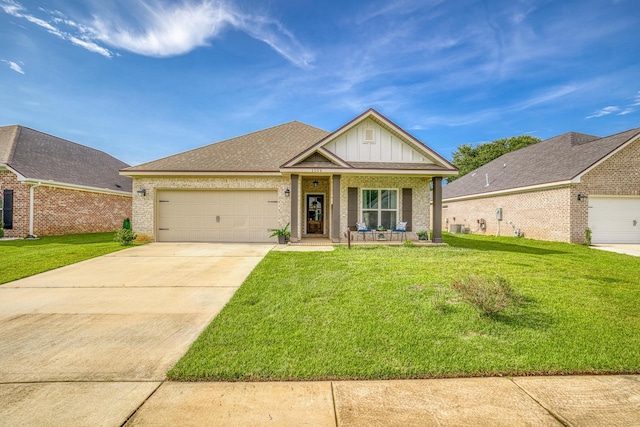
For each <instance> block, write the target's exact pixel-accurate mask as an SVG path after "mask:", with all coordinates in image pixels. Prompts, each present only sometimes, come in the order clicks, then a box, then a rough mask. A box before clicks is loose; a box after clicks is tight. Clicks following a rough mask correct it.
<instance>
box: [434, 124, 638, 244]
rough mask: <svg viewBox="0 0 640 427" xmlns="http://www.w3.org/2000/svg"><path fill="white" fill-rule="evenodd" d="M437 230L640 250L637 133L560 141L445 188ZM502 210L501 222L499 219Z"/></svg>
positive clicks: (505, 158)
mask: <svg viewBox="0 0 640 427" xmlns="http://www.w3.org/2000/svg"><path fill="white" fill-rule="evenodd" d="M442 193H443V196H442V198H443V220H444V221H443V228H444V229H448V230H451V231H460V229H461V228H462V229H464V230H465V231H469V232H472V233H484V234H490V235H496V234H500V235H509V236H513V235H514V234H521V235H522V234H524V236H525V237H529V238H532V239H541V240H553V241H560V242H570V243H585V242H586V229H587V228H589V229H590V230H591V232H592V243H594V244H597V243H640V128H637V129H631V130H628V131H626V132H622V133H618V134H615V135H611V136H608V137H604V138H600V137H597V136H593V135H585V134H580V133H575V132H570V133H566V134H563V135H560V136H556V137H554V138H551V139H547V140H545V141H542V142H539V143H537V144H534V145H531V146H528V147H525V148H521V149H520V150H516V151H513V152H511V153H507V154H505V155H503V156H501V157H499V158H497V159H495V160H493V161H491V162H490V163H487V164H486V165H484V166H482V167H480V168H478V169H477V170H476V171H474V172H472V173H469V174H467V175H464V176H463V177H461V178H458V179H457V180H455V181H453V182H452V183H450V184H448V185H445V186H444V187H443V190H442ZM498 209H500V215H501V217H502V219H501V220H498V219H497V215H498V214H497V212H496V211H498Z"/></svg>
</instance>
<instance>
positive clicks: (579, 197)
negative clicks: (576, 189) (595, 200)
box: [578, 193, 589, 202]
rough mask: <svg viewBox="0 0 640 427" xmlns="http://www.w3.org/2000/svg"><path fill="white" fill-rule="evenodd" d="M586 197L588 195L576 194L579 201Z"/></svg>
mask: <svg viewBox="0 0 640 427" xmlns="http://www.w3.org/2000/svg"><path fill="white" fill-rule="evenodd" d="M587 197H589V196H587V195H586V194H582V193H580V194H578V201H579V202H581V201H583V200H586V199H587Z"/></svg>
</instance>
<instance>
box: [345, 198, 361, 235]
mask: <svg viewBox="0 0 640 427" xmlns="http://www.w3.org/2000/svg"><path fill="white" fill-rule="evenodd" d="M347 195H348V201H347V225H348V226H349V228H350V229H351V231H355V230H356V222H357V221H358V189H357V188H356V187H349V188H348V189H347Z"/></svg>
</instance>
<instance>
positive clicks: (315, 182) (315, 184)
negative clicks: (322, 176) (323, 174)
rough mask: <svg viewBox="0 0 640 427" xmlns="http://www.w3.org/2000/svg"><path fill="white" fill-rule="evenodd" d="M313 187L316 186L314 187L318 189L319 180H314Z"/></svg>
mask: <svg viewBox="0 0 640 427" xmlns="http://www.w3.org/2000/svg"><path fill="white" fill-rule="evenodd" d="M313 186H314V187H317V186H318V180H317V179H314V180H313Z"/></svg>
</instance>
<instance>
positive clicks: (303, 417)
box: [126, 375, 640, 427]
mask: <svg viewBox="0 0 640 427" xmlns="http://www.w3.org/2000/svg"><path fill="white" fill-rule="evenodd" d="M126 425H127V426H149V425H154V426H155V425H167V426H169V425H180V426H208V425H216V426H403V427H407V426H510V427H512V426H594V427H596V426H598V427H600V426H638V425H640V376H638V375H627V376H566V377H516V378H460V379H434V380H401V381H334V382H329V381H327V382H270V383H176V382H166V383H163V384H162V385H161V386H160V387H159V388H158V389H157V390H156V391H155V393H153V395H152V396H151V397H150V398H149V399H148V400H147V401H146V402H145V403H144V404H143V405H142V406H141V407H140V409H139V410H138V411H136V413H135V414H134V415H133V417H131V419H129V421H128V422H127V424H126Z"/></svg>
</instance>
